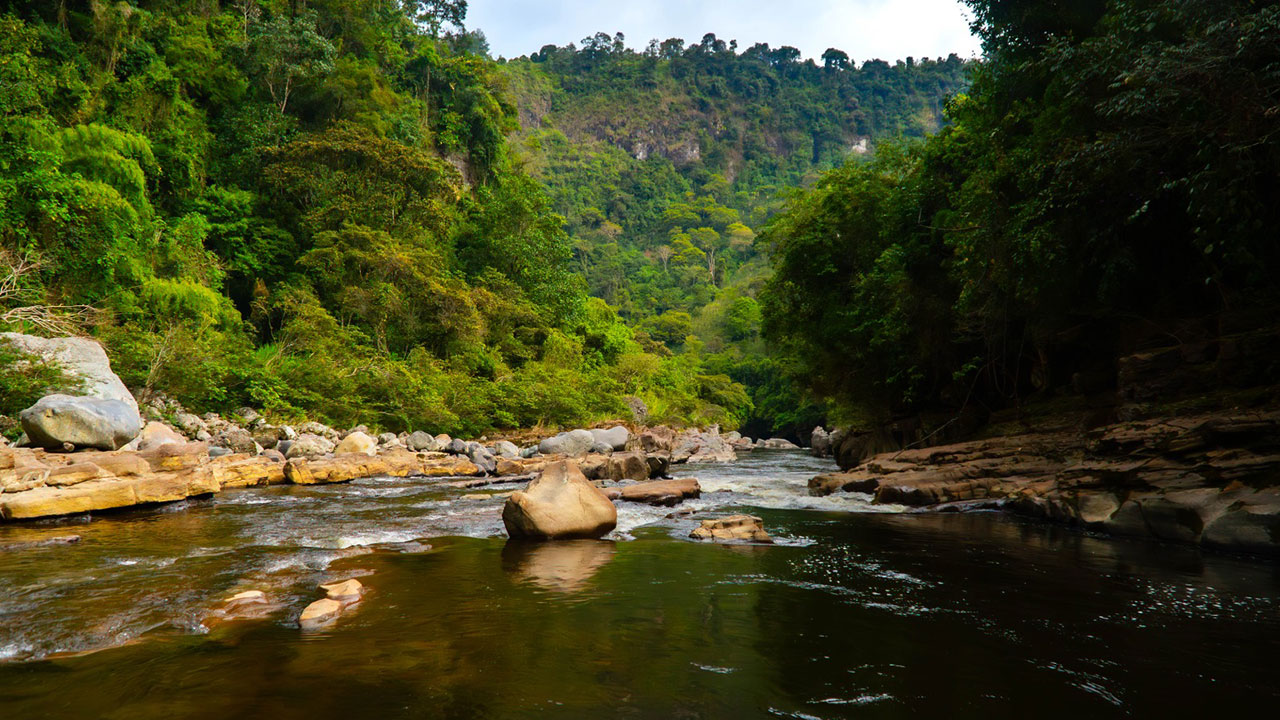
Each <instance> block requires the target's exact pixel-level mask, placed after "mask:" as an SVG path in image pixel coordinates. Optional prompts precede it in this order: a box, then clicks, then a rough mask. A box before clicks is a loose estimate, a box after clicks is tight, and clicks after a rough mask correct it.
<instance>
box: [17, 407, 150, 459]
mask: <svg viewBox="0 0 1280 720" xmlns="http://www.w3.org/2000/svg"><path fill="white" fill-rule="evenodd" d="M18 419H19V420H20V421H21V423H22V429H23V431H24V432H25V433H26V434H27V437H28V438H29V440H30V442H31V444H32V445H36V446H39V447H43V448H49V449H59V450H60V449H62V446H63V444H64V443H70V444H72V445H74V446H76V447H77V448H97V449H99V450H115V449H118V448H120V447H123V446H124V445H126V444H127V443H128V442H129V441H130V440H133V439H134V438H135V437H137V436H138V433H139V432H140V431H141V430H142V418H141V417H139V416H138V410H137V407H136V406H130V405H129V404H128V403H125V402H122V401H120V400H114V399H103V398H96V397H72V396H70V395H46V396H44V397H42V398H40V400H38V401H37V402H36V404H35V405H32V406H31V407H29V408H27V409H26V410H23V411H22V412H21V413H19V414H18Z"/></svg>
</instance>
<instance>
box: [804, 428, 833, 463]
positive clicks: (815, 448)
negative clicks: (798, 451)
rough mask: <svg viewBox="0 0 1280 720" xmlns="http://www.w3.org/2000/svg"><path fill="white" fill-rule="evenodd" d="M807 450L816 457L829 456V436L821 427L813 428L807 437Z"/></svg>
mask: <svg viewBox="0 0 1280 720" xmlns="http://www.w3.org/2000/svg"><path fill="white" fill-rule="evenodd" d="M809 449H810V450H811V451H812V452H813V454H814V455H817V456H818V457H826V456H828V455H830V454H831V435H830V434H828V433H827V431H826V430H824V429H823V427H822V426H821V425H819V426H817V427H815V428H814V429H813V433H812V434H810V435H809Z"/></svg>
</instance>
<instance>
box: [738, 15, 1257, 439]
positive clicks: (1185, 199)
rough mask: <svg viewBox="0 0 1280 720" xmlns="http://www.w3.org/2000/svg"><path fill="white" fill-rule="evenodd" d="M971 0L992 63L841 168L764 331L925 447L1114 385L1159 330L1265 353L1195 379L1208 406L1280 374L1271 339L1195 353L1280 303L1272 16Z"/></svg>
mask: <svg viewBox="0 0 1280 720" xmlns="http://www.w3.org/2000/svg"><path fill="white" fill-rule="evenodd" d="M968 4H969V5H970V7H971V9H972V11H973V14H974V18H975V23H974V27H975V31H976V32H978V33H979V35H980V36H981V38H982V40H983V43H984V52H985V56H986V58H985V61H984V62H983V63H982V64H981V65H979V66H977V67H976V69H975V72H974V76H973V84H972V88H971V89H970V90H969V91H968V92H967V93H965V94H962V95H958V96H956V97H955V98H953V99H952V100H951V102H950V104H949V105H948V107H947V117H948V120H949V122H948V124H947V125H946V126H945V127H943V128H942V129H941V130H940V131H939V132H938V133H937V134H935V135H933V136H931V137H929V138H928V139H926V140H925V141H923V142H915V143H906V144H903V145H900V146H897V147H894V148H884V147H881V148H880V149H879V151H878V152H877V153H876V156H875V158H874V159H873V160H871V161H869V162H863V163H849V164H846V165H844V166H843V167H842V168H840V169H838V170H835V171H833V172H831V173H829V174H827V175H826V176H824V177H823V179H822V180H821V181H820V182H819V183H818V184H817V185H816V186H815V187H813V188H812V189H811V190H809V191H807V192H806V193H804V194H803V195H802V196H800V197H798V198H796V199H794V200H793V201H792V202H791V203H790V205H789V206H788V207H787V209H786V210H785V212H783V213H781V214H780V215H779V216H778V217H777V221H776V222H775V223H774V224H773V225H771V226H770V227H769V228H768V230H767V231H766V233H765V237H764V240H763V242H766V243H767V244H769V246H770V247H771V248H772V249H773V251H774V268H775V274H774V275H773V276H772V277H771V278H770V279H769V281H768V283H767V287H766V288H765V291H764V292H763V307H764V326H765V334H766V337H768V338H770V339H771V340H772V341H773V342H776V343H777V344H778V345H780V346H782V347H784V348H785V350H784V352H785V353H786V354H787V355H788V356H789V357H790V358H792V360H793V362H794V363H796V365H797V368H798V370H799V372H798V373H797V377H800V378H802V379H804V380H805V382H806V383H807V385H808V386H809V387H810V389H811V390H812V391H813V392H815V393H817V394H818V395H819V396H821V397H827V398H831V399H832V400H833V402H834V403H835V405H836V406H837V407H838V408H840V412H842V413H843V414H844V416H845V419H846V420H848V421H851V422H853V423H854V424H857V425H861V426H862V427H864V428H866V427H875V426H880V427H885V426H886V424H890V423H897V424H898V428H899V429H900V430H903V434H904V435H905V436H907V437H912V436H914V437H918V438H920V439H926V438H928V437H929V435H931V434H932V433H934V432H937V431H938V430H940V429H942V428H944V427H948V426H949V429H948V432H949V433H950V432H953V431H956V430H961V432H959V433H958V434H959V435H963V430H964V429H967V430H972V429H973V428H974V427H976V426H977V425H980V424H981V423H983V422H986V421H987V420H988V418H990V417H991V416H992V414H993V413H997V412H1004V411H1006V410H1010V409H1012V410H1014V411H1015V412H1016V411H1018V410H1019V409H1020V408H1022V407H1024V406H1025V404H1026V403H1028V402H1035V401H1039V400H1046V401H1054V399H1055V398H1057V400H1058V401H1061V400H1064V399H1069V398H1070V397H1077V398H1083V397H1086V396H1088V395H1089V394H1090V393H1096V392H1111V393H1114V390H1115V388H1116V383H1117V373H1118V372H1119V371H1122V370H1123V366H1122V363H1118V362H1117V360H1118V358H1120V357H1123V356H1125V355H1126V353H1133V352H1134V351H1135V350H1139V349H1142V347H1143V345H1142V343H1143V342H1144V338H1147V337H1150V336H1152V335H1161V336H1164V338H1165V339H1164V340H1162V342H1163V343H1165V344H1168V343H1174V344H1177V345H1179V346H1181V347H1182V352H1184V353H1192V352H1194V348H1196V347H1200V348H1202V350H1201V352H1202V354H1203V352H1208V351H1209V350H1205V349H1204V348H1221V350H1214V351H1215V352H1223V353H1226V352H1231V353H1233V354H1234V355H1233V357H1232V358H1231V359H1232V361H1233V362H1232V364H1233V365H1235V366H1238V365H1241V363H1240V362H1239V360H1240V359H1241V356H1242V355H1249V356H1251V357H1249V358H1248V360H1249V363H1248V364H1250V367H1249V368H1248V372H1249V373H1250V376H1249V377H1244V378H1232V377H1229V376H1227V375H1224V374H1222V371H1221V369H1220V370H1219V371H1218V374H1216V375H1213V376H1211V377H1205V378H1201V379H1197V380H1196V382H1194V383H1190V384H1188V383H1187V382H1185V380H1187V379H1184V382H1183V385H1184V386H1187V387H1192V389H1195V390H1196V391H1197V394H1198V395H1206V394H1208V395H1212V394H1213V393H1215V392H1221V391H1222V390H1223V389H1224V388H1230V387H1231V386H1232V384H1233V382H1234V381H1236V380H1237V379H1238V380H1239V381H1240V384H1241V385H1248V384H1262V385H1266V384H1267V383H1270V384H1272V385H1274V384H1275V383H1277V382H1280V368H1278V367H1277V366H1276V364H1275V357H1276V355H1275V353H1276V352H1277V350H1280V349H1278V348H1275V347H1270V348H1267V347H1263V346H1261V345H1259V344H1258V342H1255V341H1254V340H1251V339H1248V338H1244V339H1241V340H1239V341H1236V340H1231V341H1229V342H1225V343H1217V342H1215V343H1213V344H1210V345H1205V344H1204V342H1203V341H1204V340H1205V339H1206V338H1207V339H1210V340H1216V339H1217V338H1224V339H1225V338H1231V337H1233V336H1234V335H1236V334H1239V333H1242V332H1245V331H1248V330H1249V329H1250V328H1259V327H1267V325H1268V324H1269V323H1270V324H1274V310H1275V307H1277V304H1276V303H1277V301H1278V300H1280V298H1278V297H1277V294H1278V291H1280V285H1277V283H1276V281H1275V276H1276V272H1277V269H1280V243H1277V242H1276V227H1277V225H1278V224H1280V202H1278V201H1280V174H1278V173H1277V172H1276V168H1278V167H1280V42H1277V38H1280V7H1278V6H1277V4H1276V3H1274V2H1253V1H1250V0H1213V1H1211V2H1169V1H1167V0H1166V1H1163V2H1157V1H1156V0H1112V1H1109V2H1108V1H1103V0H1093V1H1090V2H1072V3H1043V2H1029V1H1026V0H970V2H969V3H968ZM1191 321H1195V322H1191ZM1197 324H1198V325H1200V326H1201V327H1207V328H1208V330H1205V331H1201V330H1197V329H1195V326H1196V325H1197ZM1246 341H1247V342H1246ZM1197 342H1199V343H1200V345H1196V343H1197ZM1222 359H1223V360H1226V359H1228V358H1227V357H1226V356H1225V355H1224V356H1223V357H1222ZM1154 369H1156V370H1159V368H1154ZM1166 369H1168V368H1166ZM1233 372H1234V371H1233ZM1178 390H1179V388H1177V387H1166V388H1164V389H1163V390H1160V391H1158V392H1153V393H1152V398H1151V400H1152V401H1154V402H1157V403H1159V402H1165V403H1166V404H1167V403H1170V402H1172V401H1174V400H1177V399H1180V398H1179V396H1178ZM1268 398H1270V399H1268ZM1274 400H1275V397H1274V396H1273V395H1271V396H1265V395H1264V396H1262V397H1254V398H1247V397H1235V398H1231V399H1230V402H1231V403H1233V404H1236V403H1240V404H1243V405H1244V406H1250V405H1253V406H1256V405H1257V404H1258V403H1260V402H1261V403H1263V404H1265V403H1268V402H1274ZM913 419H914V420H913ZM913 423H914V428H910V427H908V426H910V425H912V424H913ZM944 435H945V434H944Z"/></svg>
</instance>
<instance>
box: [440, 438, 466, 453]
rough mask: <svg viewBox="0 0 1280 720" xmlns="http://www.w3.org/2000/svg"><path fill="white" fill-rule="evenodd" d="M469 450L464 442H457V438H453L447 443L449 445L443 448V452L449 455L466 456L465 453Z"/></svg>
mask: <svg viewBox="0 0 1280 720" xmlns="http://www.w3.org/2000/svg"><path fill="white" fill-rule="evenodd" d="M470 449H471V448H470V447H469V446H468V445H467V443H466V442H464V441H462V440H459V439H457V438H454V439H453V440H450V441H449V445H448V446H447V447H445V448H444V451H445V452H447V453H449V454H450V455H466V454H467V451H468V450H470Z"/></svg>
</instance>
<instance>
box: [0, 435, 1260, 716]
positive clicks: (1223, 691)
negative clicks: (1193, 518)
mask: <svg viewBox="0 0 1280 720" xmlns="http://www.w3.org/2000/svg"><path fill="white" fill-rule="evenodd" d="M830 469H831V467H830V465H829V464H828V463H826V462H824V461H819V460H815V459H813V458H810V457H807V456H805V455H803V454H800V453H795V452H757V453H755V454H752V455H747V456H744V458H743V460H742V461H740V462H738V463H735V464H732V465H724V466H702V467H697V466H689V467H687V468H684V469H682V474H686V473H687V474H688V475H692V476H696V477H698V478H700V480H701V481H702V485H703V488H704V495H703V497H702V498H700V499H698V500H695V501H691V502H687V503H685V504H684V505H682V506H681V507H680V508H675V509H672V508H649V507H645V506H638V505H629V504H627V505H623V506H622V508H621V509H620V513H619V529H618V531H617V532H615V533H614V534H613V535H612V536H611V537H610V538H609V539H607V540H606V541H573V542H563V543H547V544H540V545H520V544H508V543H507V542H506V540H505V538H504V536H503V531H502V523H501V517H500V513H501V504H502V501H501V499H500V498H495V497H486V498H475V497H470V498H464V497H463V495H468V494H485V495H489V494H493V493H500V492H504V491H508V490H510V489H512V487H513V486H511V485H495V486H490V487H484V488H465V487H458V486H449V485H445V484H442V483H439V482H429V481H424V480H421V479H419V480H413V479H370V480H362V481H357V482H353V483H349V484H346V485H336V486H319V487H296V486H285V487H279V488H270V489H253V490H243V491H235V492H228V493H223V494H220V495H217V496H215V497H213V498H211V499H207V500H200V501H193V502H186V503H179V504H175V505H170V506H165V507H163V508H160V509H149V510H138V511H131V512H125V513H117V514H112V515H106V516H102V517H99V518H96V519H94V520H93V521H92V522H87V521H83V520H81V521H62V522H57V523H46V524H36V525H22V526H3V527H0V718H6V719H7V718H14V719H26V718H129V719H130V720H151V719H153V718H166V719H168V718H232V717H238V718H259V717H261V718H273V719H277V720H289V719H292V718H298V719H302V718H307V719H308V720H311V719H314V718H319V717H348V718H363V717H369V718H509V717H552V718H584V717H591V718H594V717H615V716H616V717H637V718H691V719H692V718H722V717H734V718H742V717H792V718H841V717H958V718H964V717H983V718H990V717H1019V718H1021V717H1071V718H1081V717H1087V718H1094V717H1100V718H1106V717H1152V716H1156V715H1157V714H1161V715H1165V716H1169V717H1189V716H1204V715H1210V716H1214V717H1219V716H1226V717H1230V716H1233V715H1244V714H1245V713H1249V714H1250V715H1253V714H1258V713H1259V712H1261V713H1264V716H1271V715H1274V712H1275V708H1276V707H1277V701H1280V571H1278V570H1280V568H1278V567H1277V565H1276V564H1274V562H1271V561H1267V560H1262V559H1258V558H1244V557H1233V556H1228V555H1212V554H1204V553H1202V552H1200V551H1198V550H1195V549H1189V548H1182V547H1174V546H1165V545H1159V544H1155V543H1150V542H1139V541H1126V540H1114V539H1107V538H1101V537H1094V536H1090V535H1087V534H1082V533H1079V532H1075V531H1071V530H1067V529H1063V528H1057V527H1052V526H1047V525H1041V524H1035V523H1030V522H1024V521H1020V520H1017V519H1013V518H1009V517H1005V516H1002V515H999V514H994V513H970V514H963V515H962V514H919V513H904V512H901V510H902V509H901V508H892V507H889V508H885V507H875V506H870V505H868V504H867V501H868V500H869V498H867V497H866V496H859V495H855V494H848V495H839V496H834V497H827V498H810V497H808V496H807V494H806V492H805V481H806V480H807V479H808V478H809V477H811V476H812V475H814V474H815V473H818V472H824V471H828V470H830ZM687 509H692V510H696V511H697V513H695V514H694V515H693V516H692V517H690V516H688V515H686V514H683V512H684V510H687ZM734 510H746V511H749V512H751V513H754V514H757V515H759V516H761V517H763V518H764V520H765V524H766V527H768V529H769V530H770V532H771V533H773V534H774V535H775V536H776V537H777V539H778V540H779V542H778V544H777V545H776V546H744V545H737V546H732V545H710V544H702V543H697V542H694V541H690V540H688V539H687V536H688V533H689V531H690V529H691V528H692V527H693V526H694V525H695V524H696V522H697V519H698V518H699V517H706V516H707V514H709V513H716V512H727V511H734ZM676 511H679V512H676ZM668 515H671V517H668ZM70 534H76V535H79V536H81V540H80V541H79V542H78V543H74V544H44V545H41V544H38V543H40V542H42V541H48V540H50V539H53V538H56V537H60V536H67V535H70ZM348 577H359V578H360V579H361V580H362V582H364V584H365V585H366V586H367V587H368V588H369V592H368V594H367V595H366V596H365V599H364V600H363V601H362V602H360V603H359V604H357V605H355V606H353V607H352V608H350V609H349V610H348V612H347V614H345V615H344V616H343V617H342V618H340V619H339V620H338V621H337V623H335V624H333V625H332V626H330V627H328V628H326V629H324V630H322V631H312V632H305V631H302V630H300V629H299V628H298V626H297V623H296V620H297V616H298V614H299V612H300V611H301V609H302V608H303V607H305V606H306V604H307V603H309V602H311V601H312V600H314V599H316V598H318V597H320V593H319V591H318V590H317V589H316V585H317V584H318V583H320V582H327V581H331V580H338V579H345V578H348ZM247 589H258V590H263V591H265V592H266V593H267V594H268V596H269V597H270V598H271V600H272V603H273V604H272V605H271V606H269V610H270V613H269V614H268V615H267V616H266V617H264V618H261V619H256V620H244V621H237V622H225V623H222V624H215V623H214V622H213V621H210V622H209V624H211V625H214V627H213V628H212V630H206V629H205V628H204V627H203V626H202V624H201V622H202V620H206V619H208V618H210V617H211V616H213V617H214V618H215V619H216V615H217V613H216V612H214V611H213V609H215V608H217V607H218V606H219V604H220V602H221V601H222V600H223V599H224V598H226V597H228V596H230V595H232V594H234V593H236V592H239V591H242V590H247Z"/></svg>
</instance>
